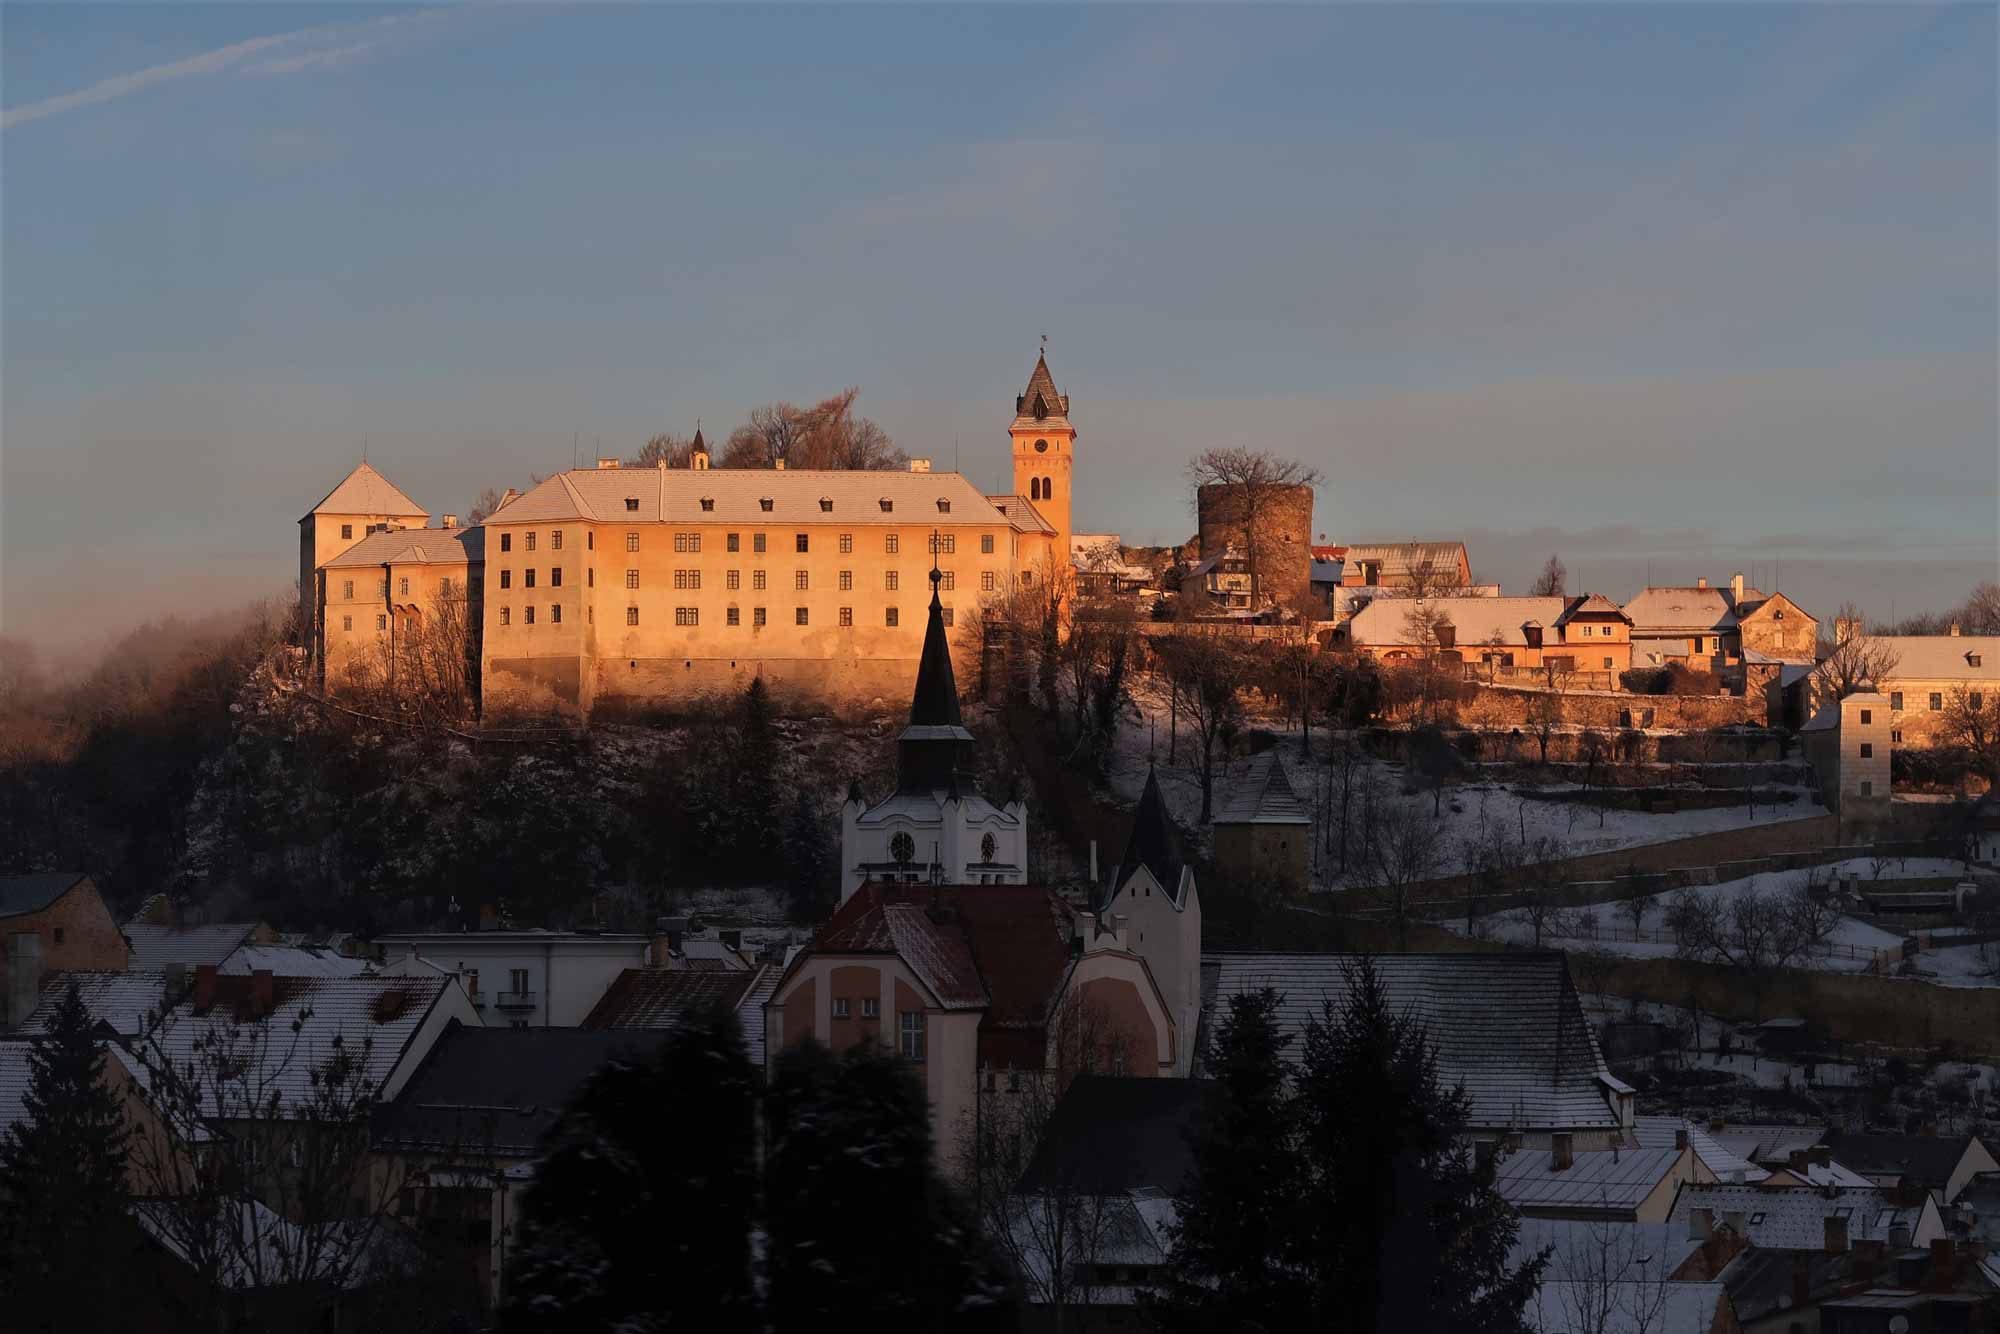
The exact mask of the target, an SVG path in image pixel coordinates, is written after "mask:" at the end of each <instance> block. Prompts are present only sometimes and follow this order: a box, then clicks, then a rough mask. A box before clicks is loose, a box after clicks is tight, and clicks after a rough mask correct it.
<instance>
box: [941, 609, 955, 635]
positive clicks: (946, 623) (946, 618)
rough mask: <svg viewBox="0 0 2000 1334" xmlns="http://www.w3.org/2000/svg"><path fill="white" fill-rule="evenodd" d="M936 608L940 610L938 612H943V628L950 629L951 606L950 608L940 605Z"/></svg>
mask: <svg viewBox="0 0 2000 1334" xmlns="http://www.w3.org/2000/svg"><path fill="white" fill-rule="evenodd" d="M938 610H939V611H940V612H941V613H942V614H943V616H944V628H945V629H947V630H949V629H951V627H952V611H951V608H950V607H940V608H939V609H938Z"/></svg>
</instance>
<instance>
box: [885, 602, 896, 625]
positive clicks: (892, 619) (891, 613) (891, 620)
mask: <svg viewBox="0 0 2000 1334" xmlns="http://www.w3.org/2000/svg"><path fill="white" fill-rule="evenodd" d="M882 624H884V625H890V626H893V625H895V624H897V620H896V609H895V608H894V607H887V608H884V609H883V612H882Z"/></svg>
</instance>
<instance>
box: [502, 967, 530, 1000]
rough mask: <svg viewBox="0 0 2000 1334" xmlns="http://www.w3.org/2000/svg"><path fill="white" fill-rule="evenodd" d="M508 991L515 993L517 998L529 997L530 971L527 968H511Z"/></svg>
mask: <svg viewBox="0 0 2000 1334" xmlns="http://www.w3.org/2000/svg"><path fill="white" fill-rule="evenodd" d="M507 990H509V991H511V992H513V993H514V994H515V995H516V996H525V995H527V994H528V970H527V969H525V968H509V969H508V970H507Z"/></svg>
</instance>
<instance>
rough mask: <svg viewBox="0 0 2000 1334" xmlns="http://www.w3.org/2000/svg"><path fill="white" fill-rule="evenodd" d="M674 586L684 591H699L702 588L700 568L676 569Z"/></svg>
mask: <svg viewBox="0 0 2000 1334" xmlns="http://www.w3.org/2000/svg"><path fill="white" fill-rule="evenodd" d="M674 587H675V588H678V589H680V590H682V591H683V592H698V591H700V589H701V571H700V570H675V571H674Z"/></svg>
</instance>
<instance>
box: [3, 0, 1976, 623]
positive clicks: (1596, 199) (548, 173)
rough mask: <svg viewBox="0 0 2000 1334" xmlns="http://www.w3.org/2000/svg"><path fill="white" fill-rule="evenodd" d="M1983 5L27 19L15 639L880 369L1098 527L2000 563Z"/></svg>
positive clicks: (284, 576) (14, 472) (7, 282)
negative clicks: (1190, 478)
mask: <svg viewBox="0 0 2000 1334" xmlns="http://www.w3.org/2000/svg"><path fill="white" fill-rule="evenodd" d="M1996 38H2000V33H1996V22H1995V10H1994V8H1993V7H1991V6H1971V5H1967V6H1960V7H1950V8H1930V7H1924V6H1918V5H1894V6H1881V7H1870V6H1862V5H1843V6H1831V5H1826V6H1796V7H1794V6H1781V5H1762V6H1719V5H1693V4H1686V5H1669V6H1645V5H1582V4H1564V5H1538V6H1525V7H1516V6H1502V5H1477V6H1467V7H1450V6H1443V5H1423V6H1411V7H1388V6H1355V7H1310V6H1299V5H1293V6H1284V7H1270V8H1265V7H1257V6H1246V5H1230V6H1217V7H1209V6H1194V5H1176V6H1167V7H1148V6H1136V5H1122V6H1098V7H1056V6H1029V5H1009V6H1004V7H997V8H981V7H971V6H951V7H923V6H905V5H893V6H890V5H879V6H851V7H850V6H833V5H815V6H807V7H756V6H731V7H726V8H722V7H699V6H672V7H668V6H632V5H619V6H595V5H586V4H568V5H558V6H535V5H505V6H502V5H463V6H458V7H451V8H429V9H426V8H413V7H393V8H374V7H362V6H355V5H333V6H310V5H291V4H285V5H261V6H248V5H233V4H230V5H214V6H184V5H173V4H146V5H136V6H130V7H121V6H115V5H103V4H64V5H55V6H46V7H41V6H35V5H28V4H15V3H9V4H7V5H5V6H4V7H0V106H4V112H0V632H4V633H7V634H10V635H21V636H26V637H29V638H31V639H33V640H35V641H36V642H37V643H39V644H41V645H43V646H45V647H46V648H48V649H49V650H50V651H51V652H56V653H60V652H64V651H81V650H83V649H86V648H88V647H89V646H91V645H95V644H101V643H103V642H104V640H105V638H106V637H107V636H109V635H111V634H113V633H115V632H119V631H122V630H124V629H128V628H130V627H131V626H133V625H136V624H138V623H139V622H142V621H144V620H147V619H152V618H158V617H162V616H166V615H170V614H189V613H195V612H200V611H205V610H210V609H215V608H221V607H227V606H231V605H235V604H238V603H241V602H244V601H247V600H249V599H252V598H255V597H258V596H262V595H266V594H274V595H275V594H283V593H284V592H285V591H286V588H287V584H288V581H293V580H295V579H296V568H297V567H296V560H297V530H296V526H295V525H296V521H297V518H298V516H299V515H300V514H302V513H304V512H305V511H306V510H307V509H308V508H310V507H311V506H312V505H313V504H314V503H316V502H317V501H318V500H319V498H320V497H321V496H322V495H324V494H325V493H326V492H327V491H328V490H329V489H331V487H332V486H333V485H334V484H335V483H336V482H338V481H339V480H340V478H341V477H342V476H343V475H344V474H345V473H346V471H347V470H348V469H349V468H350V467H351V466H352V465H353V464H354V463H355V462H356V461H357V460H358V459H360V458H361V457H362V455H363V454H364V452H365V453H366V455H367V457H368V458H369V460H370V461H371V462H372V463H374V464H375V465H376V466H377V467H378V468H380V469H381V470H382V471H383V472H385V473H386V474H387V475H388V476H389V477H390V478H391V479H392V480H394V481H395V482H397V483H398V484H399V485H400V486H401V487H403V489H404V490H406V491H407V492H409V493H410V494H411V495H412V496H414V497H415V498H416V499H417V500H418V501H419V502H420V503H422V504H424V505H426V506H428V507H429V508H431V509H432V510H433V511H458V512H461V513H462V512H463V511H464V510H465V509H466V508H468V507H469V505H470V504H471V500H472V497H473V496H475V495H476V494H477V493H478V492H479V491H480V490H481V489H482V488H483V487H486V486H489V485H490V486H501V487H504V486H506V485H510V484H511V485H516V486H524V485H525V484H526V483H527V481H528V479H529V477H530V476H531V475H533V474H541V473H547V472H550V471H553V470H555V469H557V468H560V467H564V466H567V465H569V463H570V462H571V460H572V459H573V458H575V457H578V456H579V455H580V456H582V457H583V458H585V459H586V460H587V459H588V458H589V456H591V455H592V454H594V453H597V452H603V453H607V454H609V453H626V454H629V453H631V452H633V451H635V450H636V449H637V447H638V446H639V444H641V443H642V442H643V441H644V440H645V439H646V437H647V436H649V435H651V434H653V433H654V432H656V431H663V430H672V431H677V432H686V431H688V430H690V429H692V428H693V426H694V424H695V422H696V421H697V420H700V421H701V422H702V423H703V424H704V426H705V427H707V428H708V429H709V430H710V431H712V432H715V433H717V434H726V432H727V430H728V429H729V427H730V426H732V425H734V424H735V423H737V422H739V421H740V420H742V418H743V417H744V415H745V414H746V413H747V411H748V409H749V408H750V407H751V406H752V405H755V404H757V403H760V402H765V401H769V400H771V399H776V398H786V399H792V400H810V399H814V398H817V397H821V396H823V395H825V394H827V393H831V392H833V391H835V390H838V389H840V388H843V387H845V386H849V385H858V386H859V387H860V390H861V395H860V400H859V405H860V408H861V410H862V411H864V412H866V413H867V414H868V415H870V416H872V417H874V418H875V419H876V420H878V421H879V422H881V423H882V425H883V426H884V427H886V428H887V429H888V430H889V432H890V433H891V435H892V436H893V437H894V438H895V439H896V441H897V443H898V444H900V445H901V446H903V447H904V448H905V449H907V450H908V451H909V452H910V453H912V454H915V455H923V456H929V457H931V458H933V459H935V460H936V461H937V464H938V466H939V467H952V466H958V467H960V468H962V470H963V471H965V472H966V473H967V474H968V475H969V476H971V478H972V479H973V480H974V481H975V483H977V484H979V485H982V486H984V487H987V488H989V489H991V490H994V491H998V490H1001V489H1003V488H1005V487H1006V486H1007V481H1008V444H1007V436H1006V427H1007V424H1008V422H1009V420H1010V418H1011V415H1012V409H1013V397H1014V395H1015V394H1017V393H1019V392H1020V390H1021V388H1022V386H1023V384H1024V383H1025V382H1026V379H1027V376H1028V372H1029V370H1030V369H1031V368H1032V366H1033V362H1034V356H1035V351H1036V348H1037V345H1038V342H1039V339H1040V337H1041V336H1042V335H1044V334H1046V335H1047V336H1048V346H1049V361H1050V366H1051V368H1052V370H1053V371H1054V373H1055V376H1056V379H1057V382H1058V384H1059V385H1060V386H1061V388H1062V389H1063V391H1064V392H1066V393H1068V394H1069V395H1070V396H1071V407H1072V419H1073V421H1074V422H1075V424H1076V426H1077V429H1078V431H1079V439H1078V442H1077V464H1076V496H1075V525H1076V528H1077V529H1078V530H1079V531H1083V532H1117V533H1120V534H1121V535H1123V537H1124V538H1125V540H1126V541H1127V542H1131V543H1155V542H1168V541H1180V540H1184V539H1186V538H1187V537H1188V536H1189V535H1190V534H1191V533H1192V532H1193V514H1192V507H1191V503H1190V498H1189V492H1188V486H1187V482H1186V477H1185V468H1186V464H1187V462H1188V460H1189V459H1190V458H1191V457H1192V456H1193V455H1194V454H1195V453H1197V452H1198V451H1200V450H1202V449H1205V448H1208V447H1210V446H1213V445H1221V444H1244V445H1250V446H1253V447H1257V448H1267V449H1271V450H1274V451H1277V452H1280V453H1283V454H1286V455H1289V456H1293V457H1297V458H1300V459H1302V460H1304V461H1305V462H1307V463H1308V464H1310V465H1312V466H1314V467H1316V468H1317V469H1318V470H1319V471H1320V473H1321V474H1322V475H1323V478H1324V480H1323V483H1322V485H1321V486H1320V488H1319V491H1318V496H1317V511H1316V515H1315V529H1316V531H1317V532H1321V533H1324V534H1325V535H1326V537H1327V540H1329V541H1332V542H1348V541H1397V540H1403V539H1407V538H1412V537H1425V538H1451V537H1457V538H1463V539H1464V540H1465V541H1466V542H1467V543H1468V545H1469V548H1470V551H1471V557H1472V564H1473V569H1474V575H1475V577H1476V578H1479V579H1481V580H1497V581H1499V582H1501V583H1502V584H1503V585H1504V586H1505V587H1506V588H1507V590H1508V591H1510V592H1519V591H1525V586H1526V584H1527V583H1528V581H1529V580H1530V579H1531V578H1532V577H1533V574H1534V572H1535V569H1536V567H1537V566H1539V564H1540V562H1541V560H1542V559H1543V558H1544V557H1545V556H1546V555H1547V554H1549V553H1550V552H1552V551H1553V552H1558V553H1560V554H1561V556H1562V557H1563V559H1564V561H1565V563H1566V564H1567V565H1568V567H1569V569H1570V572H1571V588H1572V591H1582V590H1584V589H1589V590H1591V591H1599V592H1604V593H1607V594H1609V595H1610V596H1612V597H1614V598H1615V599H1617V600H1620V601H1623V600H1625V599H1626V598H1627V597H1629V596H1630V595H1631V594H1632V593H1633V592H1636V591H1637V590H1638V589H1639V588H1640V587H1641V586H1643V585H1644V584H1645V583H1646V582H1648V580H1649V579H1650V580H1651V581H1653V582H1658V583H1692V582H1693V581H1694V580H1695V579H1696V578H1697V577H1704V576H1705V577H1707V578H1709V579H1710V580H1711V581H1715V582H1722V581H1725V580H1726V579H1727V578H1728V577H1729V575H1730V574H1731V573H1733V572H1735V571H1738V570H1741V571H1743V572H1744V573H1745V574H1746V575H1749V576H1750V577H1751V578H1752V581H1753V582H1755V583H1757V584H1758V585H1760V586H1763V587H1765V588H1767V589H1768V588H1769V587H1771V586H1772V585H1773V584H1774V583H1775V584H1778V585H1781V586H1782V587H1784V588H1785V590H1786V591H1787V592H1788V593H1791V594H1792V595H1793V596H1794V597H1795V598H1796V599H1797V600H1799V601H1800V602H1802V603H1803V604H1804V605H1805V606H1806V607H1807V608H1808V609H1809V610H1812V611H1814V612H1816V613H1817V614H1820V615H1821V616H1822V617H1827V618H1830V616H1831V614H1832V612H1833V609H1834V608H1835V606H1837V605H1838V604H1839V603H1840V602H1842V601H1843V600H1848V599H1853V600H1855V601H1858V602H1859V603H1861V605H1862V606H1863V607H1864V609H1866V610H1867V611H1868V612H1869V613H1871V614H1872V615H1875V616H1878V617H1889V616H1894V615H1903V614H1907V613H1910V612H1913V611H1917V610H1922V609H1927V608H1931V607H1943V606H1948V605H1951V604H1954V603H1956V602H1958V601H1960V600H1962V599H1963V597H1964V596H1965V594H1966V592H1967V591H1969V589H1970V588H1971V586H1972V585H1973V584H1974V583H1975V582H1977V581H1979V580H1981V579H1992V578H1996V577H2000V568H1997V567H2000V405H1996V396H1997V395H2000V370H1996V366H2000V334H1996V329H1997V328H2000V300H1996V289H2000V228H1996V199H2000V168H1996V162H1997V161H2000V141H1996V130H1995V126H1996V119H2000V116H1997V115H1996V112H2000V101H1997V100H1996V99H2000V88H1997V86H1996V74H1995V71H1996Z"/></svg>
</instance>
